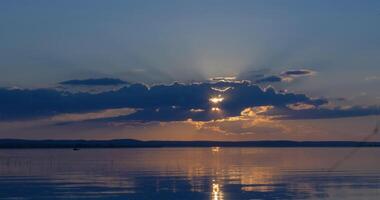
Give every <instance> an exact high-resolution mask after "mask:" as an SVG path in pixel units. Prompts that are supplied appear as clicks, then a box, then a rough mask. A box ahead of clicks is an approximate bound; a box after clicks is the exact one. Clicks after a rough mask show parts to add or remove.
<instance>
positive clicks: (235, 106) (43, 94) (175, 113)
mask: <svg viewBox="0 0 380 200" xmlns="http://www.w3.org/2000/svg"><path fill="white" fill-rule="evenodd" d="M226 87H229V88H231V89H229V90H226V91H223V92H221V91H217V90H215V89H213V88H226ZM219 95H221V96H222V98H223V101H221V102H219V103H216V104H215V103H212V102H210V100H209V99H210V98H212V97H218V96H219ZM326 102H327V101H326V100H324V99H311V98H309V97H307V96H306V95H304V94H294V93H280V92H277V91H275V90H274V89H273V88H267V89H262V88H260V87H259V86H257V85H254V84H251V83H250V82H216V83H193V84H180V83H174V84H171V85H154V86H152V87H150V88H149V87H147V86H146V85H143V84H132V85H128V86H125V87H122V88H120V89H118V90H115V91H107V92H102V93H96V94H93V93H86V92H78V93H70V92H64V91H58V90H53V89H34V90H28V89H14V90H11V89H0V119H1V120H15V119H23V118H35V117H47V116H53V115H57V114H62V113H84V112H92V111H97V110H103V109H116V108H134V109H138V111H137V112H136V113H133V114H131V115H129V116H124V118H123V117H120V119H121V118H123V119H125V120H140V121H161V120H163V121H177V120H185V119H189V118H191V119H194V120H209V119H215V118H220V117H229V116H238V115H240V112H241V111H242V110H244V109H245V108H248V107H255V106H267V105H269V106H285V105H287V104H292V103H305V104H313V105H315V106H319V105H322V104H324V103H326ZM213 107H218V108H219V109H220V111H217V112H215V111H211V110H212V108H213Z"/></svg>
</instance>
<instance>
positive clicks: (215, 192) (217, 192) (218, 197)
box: [211, 180, 223, 200]
mask: <svg viewBox="0 0 380 200" xmlns="http://www.w3.org/2000/svg"><path fill="white" fill-rule="evenodd" d="M211 199H212V200H223V192H222V191H221V186H220V184H218V183H215V180H213V183H212V194H211Z"/></svg>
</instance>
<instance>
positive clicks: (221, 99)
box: [209, 95, 224, 104]
mask: <svg viewBox="0 0 380 200" xmlns="http://www.w3.org/2000/svg"><path fill="white" fill-rule="evenodd" d="M223 100H224V98H223V97H222V95H218V96H217V97H211V98H210V99H209V101H210V102H211V103H213V104H218V103H221V102H222V101H223Z"/></svg>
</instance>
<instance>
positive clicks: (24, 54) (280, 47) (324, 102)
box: [0, 0, 380, 141]
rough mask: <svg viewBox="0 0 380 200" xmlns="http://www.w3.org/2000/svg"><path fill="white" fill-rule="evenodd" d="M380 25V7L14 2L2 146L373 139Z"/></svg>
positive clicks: (0, 66)
mask: <svg viewBox="0 0 380 200" xmlns="http://www.w3.org/2000/svg"><path fill="white" fill-rule="evenodd" d="M379 23H380V2H379V1H376V0H373V1H370V0H363V1H351V0H336V1H330V0H319V1H301V0H262V1H260V0H246V1H243V0H238V1H237V0H234V1H232V0H230V1H225V0H218V1H217V0H215V1H213V0H202V1H197V0H194V1H174V0H173V1H169V0H159V1H157V0H155V1H153V0H152V1H149V0H148V1H137V0H136V1H134V0H128V1H125V0H108V1H101V0H65V1H58V0H17V1H15V0H2V1H1V2H0V44H1V45H0V71H1V73H0V138H25V139H119V138H134V139H143V140H356V141H360V140H362V139H363V138H365V137H366V135H368V134H370V133H371V131H373V129H374V128H375V126H376V122H377V121H378V120H380V117H379V116H378V115H379V114H380V90H378V85H379V84H380V66H379V63H380V56H379V54H380V37H379V35H380V26H379ZM372 139H373V140H379V141H380V137H379V136H375V137H374V138H372Z"/></svg>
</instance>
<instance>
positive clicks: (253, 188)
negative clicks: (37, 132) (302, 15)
mask: <svg viewBox="0 0 380 200" xmlns="http://www.w3.org/2000/svg"><path fill="white" fill-rule="evenodd" d="M348 152H350V149H345V148H161V149H159V148H157V149H149V148H147V149H82V150H80V151H72V150H71V149H53V150H52V149H35V150H0V199H169V200H171V199H181V200H182V199H213V200H222V199H224V200H229V199H232V200H239V199H345V200H347V199H379V198H380V157H379V155H380V154H379V153H380V149H377V148H366V149H364V148H363V149H361V150H360V151H358V152H357V153H356V154H355V155H354V156H352V157H350V158H349V159H348V160H346V161H344V162H342V163H341V164H339V165H338V166H337V167H336V168H335V169H334V170H332V171H328V169H329V168H330V167H331V166H333V165H334V164H335V163H336V161H338V160H339V159H341V158H342V157H344V156H345V155H346V154H347V153H348Z"/></svg>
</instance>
